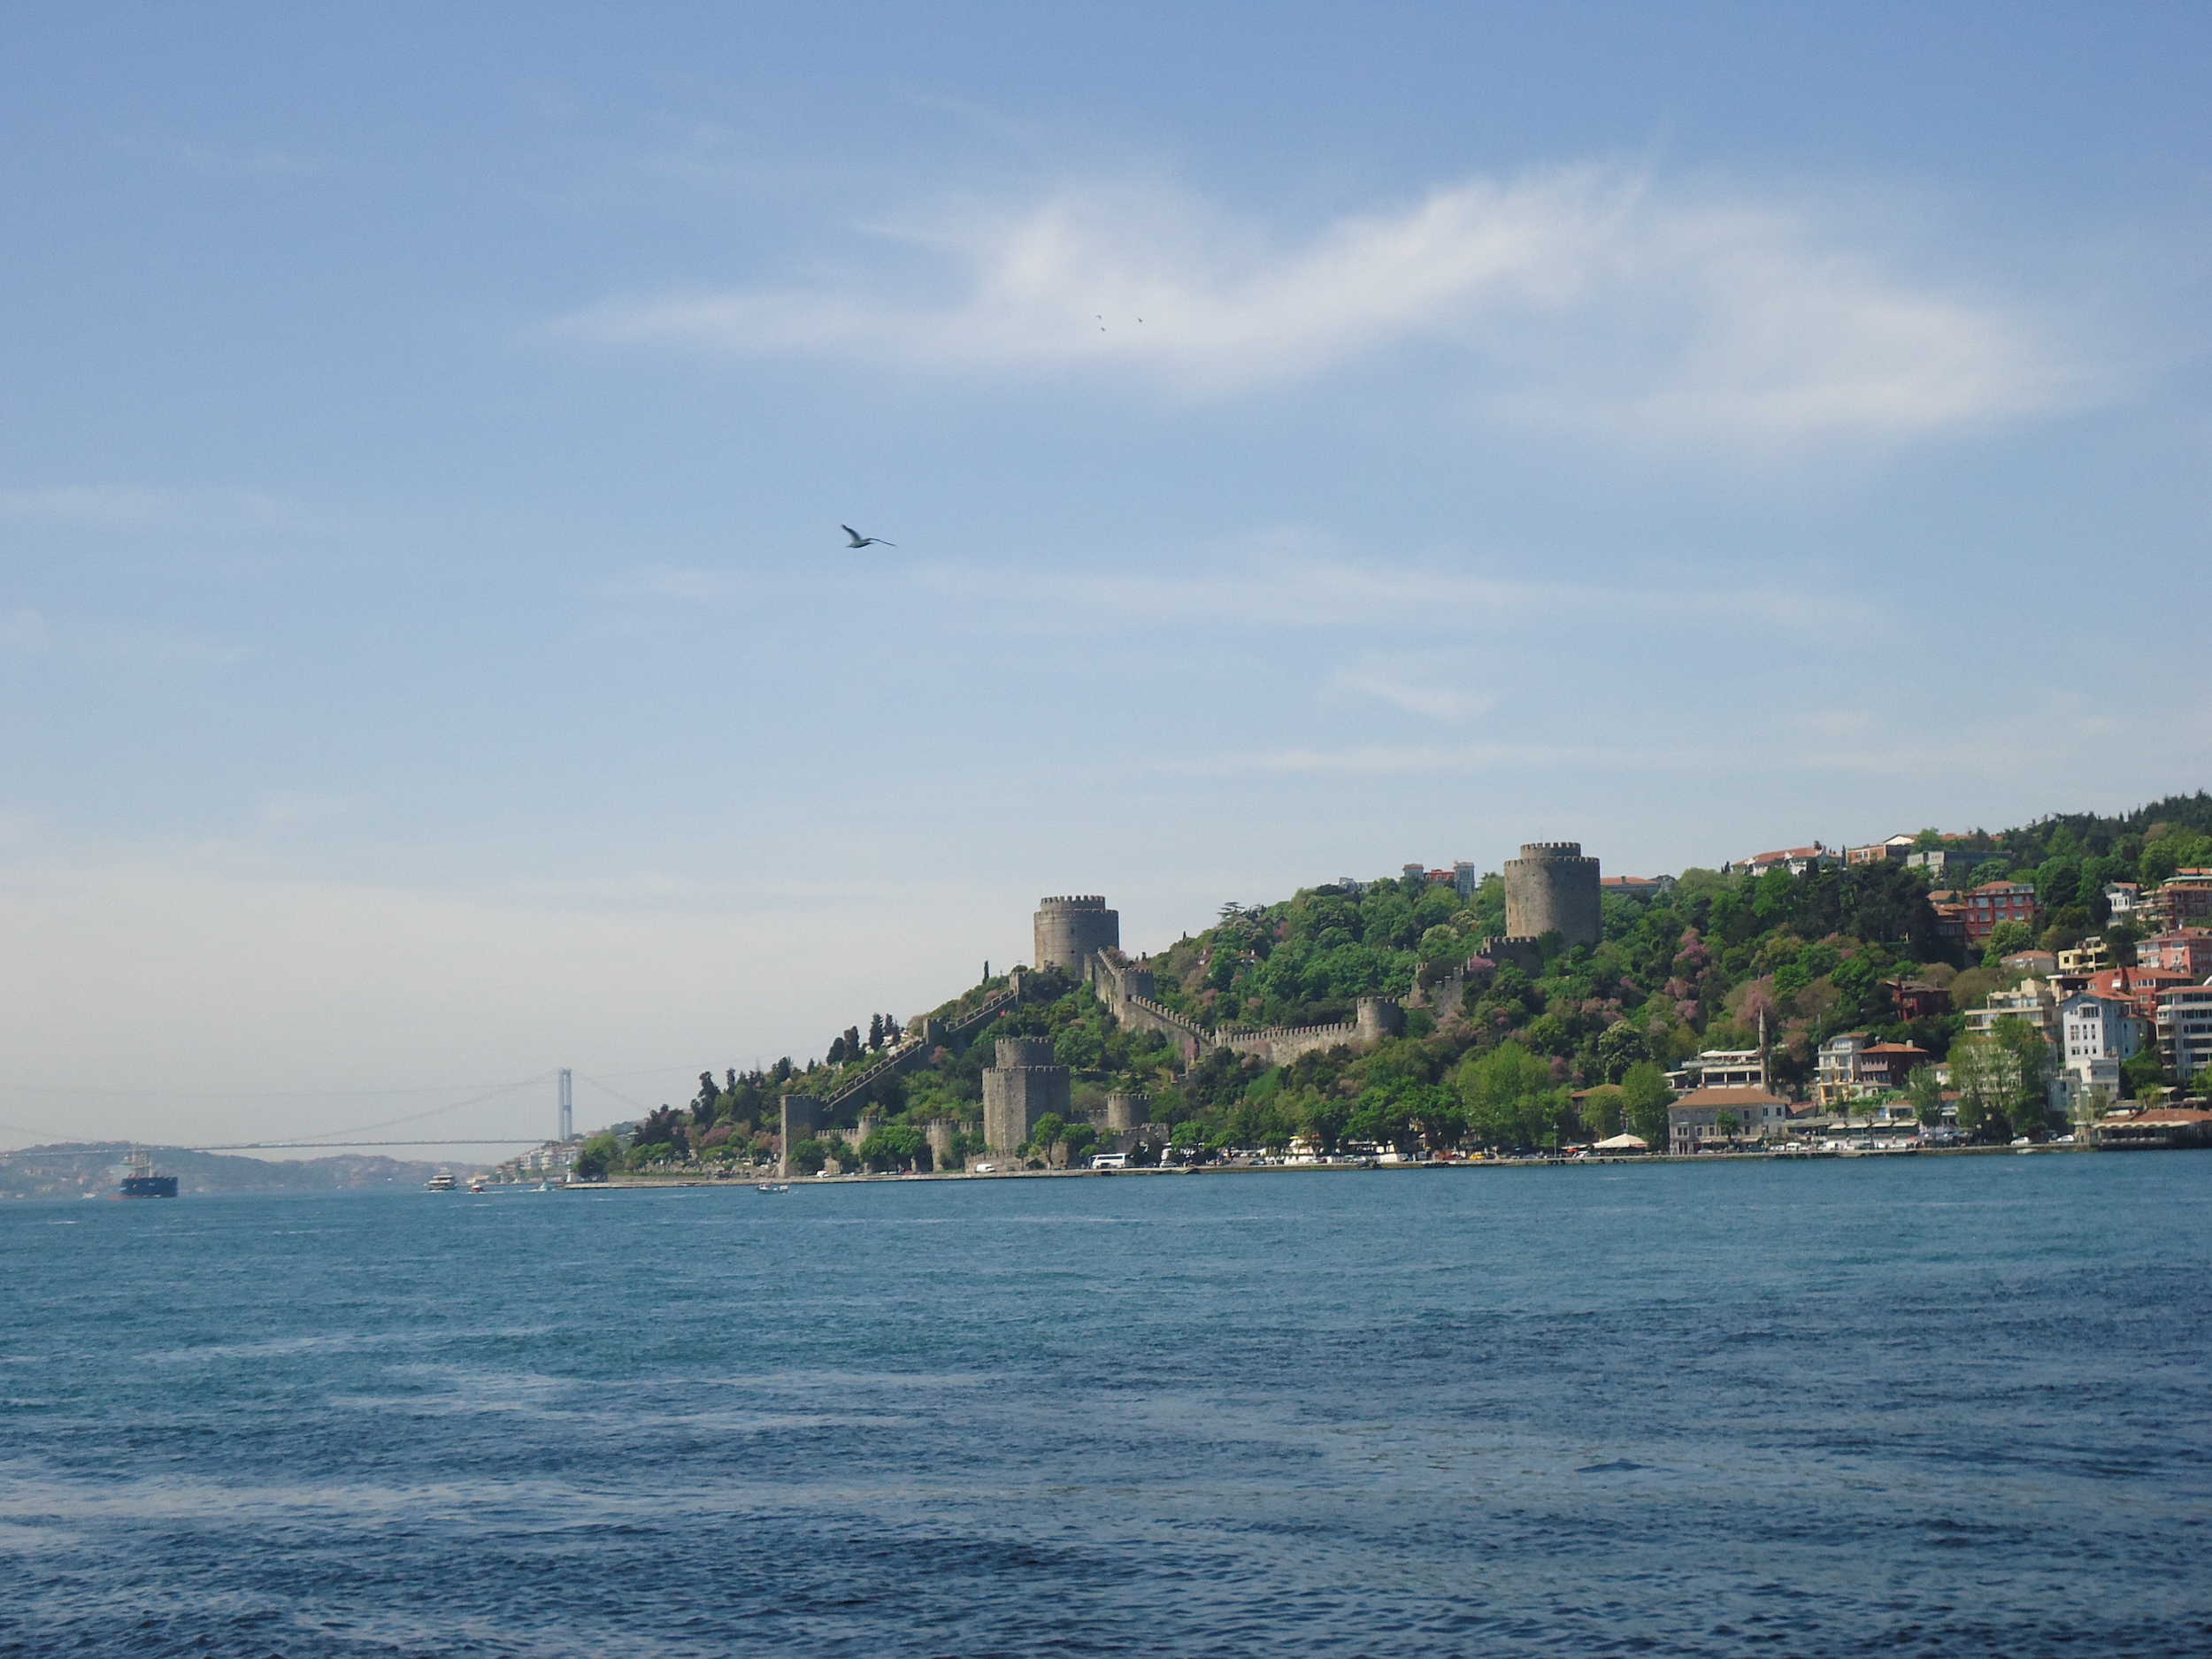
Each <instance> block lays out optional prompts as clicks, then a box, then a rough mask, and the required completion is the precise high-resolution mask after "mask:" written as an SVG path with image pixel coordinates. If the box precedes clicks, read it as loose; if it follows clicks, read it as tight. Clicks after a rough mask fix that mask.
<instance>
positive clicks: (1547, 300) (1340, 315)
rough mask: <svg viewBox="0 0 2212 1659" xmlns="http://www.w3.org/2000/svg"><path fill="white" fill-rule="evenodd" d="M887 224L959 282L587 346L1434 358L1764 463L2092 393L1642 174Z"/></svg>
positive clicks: (1283, 377)
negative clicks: (1722, 443) (1311, 207)
mask: <svg viewBox="0 0 2212 1659" xmlns="http://www.w3.org/2000/svg"><path fill="white" fill-rule="evenodd" d="M872 230H873V232H874V234H878V235H879V236H882V237H886V238H890V239H895V240H897V241H899V242H904V243H906V244H909V245H910V246H912V247H914V248H917V249H918V250H921V251H922V253H923V254H924V255H925V257H926V258H933V259H934V260H935V261H936V262H937V264H938V265H940V267H941V274H940V275H939V277H938V278H937V279H936V280H935V291H933V294H932V295H931V296H920V295H918V293H916V292H913V291H910V290H909V289H906V288H901V287H900V286H898V284H897V283H896V282H895V281H891V282H885V281H880V280H873V279H870V278H864V277H850V278H847V277H837V278H832V279H830V280H822V281H812V282H808V283H804V284H797V283H794V284H789V285H785V286H776V285H772V284H766V285H760V286H750V287H743V288H703V289H698V290H694V291H688V292H680V293H663V294H657V295H649V296H631V297H626V298H620V299H614V300H610V301H608V302H607V303H603V304H600V305H597V306H595V307H592V308H590V309H588V310H586V311H581V312H579V313H577V314H575V315H573V316H572V317H570V318H568V319H565V323H564V326H565V328H566V329H567V330H569V331H570V332H572V333H574V334H580V335H586V336H589V337H592V338H595V339H599V340H603V341H608V342H622V343H651V344H657V345H664V346H672V347H679V348H694V349H710V350H715V351H721V352H728V353H733V354H739V355H768V354H782V355H792V356H805V355H821V356H845V357H856V358H861V359H864V360H865V361H867V362H869V363H871V364H875V365H888V364H895V365H905V366H907V367H909V368H911V369H918V370H924V371H952V372H977V371H982V372H1005V373H1034V372H1039V371H1054V372H1083V371H1091V372H1096V373H1101V374H1122V375H1135V376H1141V377H1143V378H1146V379H1148V380H1153V381H1155V382H1156V383H1159V384H1161V385H1163V386H1164V387H1166V388H1171V389H1172V390H1174V391H1177V392H1179V393H1182V394H1186V395H1194V396H1234V395H1239V394H1245V393H1250V392H1256V391H1260V390H1263V389H1266V388H1271V387H1275V386H1279V385H1281V384H1283V383H1285V382H1288V381H1295V380H1303V379H1308V378H1310V377H1312V376H1315V375H1317V374H1321V373H1326V372H1329V371H1331V370H1334V369H1337V368H1340V367H1342V366H1343V365H1348V364H1349V363H1352V362H1354V361H1355V360H1356V359H1358V358H1359V357H1363V356H1365V355H1368V354H1371V353H1374V352H1377V351H1379V350H1381V349H1386V348H1389V347H1392V346H1394V345H1398V344H1402V343H1404V342H1412V341H1421V342H1427V343H1429V344H1430V345H1432V347H1434V348H1438V349H1441V350H1443V351H1446V352H1448V353H1452V354H1455V360H1456V361H1458V362H1459V363H1460V364H1461V365H1462V367H1463V373H1464V375H1465V380H1464V382H1463V384H1464V388H1465V390H1466V393H1467V395H1468V396H1471V397H1472V398H1473V399H1474V400H1475V402H1476V403H1478V404H1479V405H1480V406H1482V407H1484V408H1486V409H1488V410H1490V411H1493V412H1494V413H1496V414H1498V415H1500V416H1510V417H1512V418H1515V419H1546V420H1550V421H1555V422H1558V423H1562V424H1566V425H1571V426H1578V427H1584V428H1588V427H1599V428H1603V429H1607V430H1610V431H1632V432H1637V433H1640V434H1647V435H1651V436H1668V435H1676V436H1686V437H1693V438H1697V439H1711V438H1714V437H1718V436H1725V437H1729V438H1732V439H1735V440H1738V441H1747V442H1757V443H1761V444H1773V443H1779V442H1791V441H1793V440H1814V439H1820V438H1824V437H1834V436H1849V435H1872V436H1911V435H1915V434H1930V433H1935V432H1941V431H1946V430H1951V429H1955V428H1959V427H1964V426H1973V425H1976V424H1978V423H1983V422H1987V421H1993V420H2002V419H2011V418H2016V417H2021V416H2025V415H2032V414H2035V413H2039V412H2042V411H2050V410H2055V409H2060V408H2064V407H2068V406H2070V405H2072V404H2075V403H2079V402H2081V401H2083V400H2085V399H2086V398H2088V397H2090V396H2093V395H2094V394H2095V391H2096V388H2095V387H2094V385H2093V382H2092V380H2091V378H2090V376H2089V375H2088V374H2087V373H2086V372H2085V370H2084V369H2083V368H2082V367H2081V365H2080V362H2079V360H2078V356H2077V354H2076V353H2075V352H2074V351H2072V350H2071V349H2069V348H2068V347H2067V346H2065V345H2064V344H2063V343H2062V342H2060V341H2059V339H2058V338H2057V337H2056V331H2055V329H2053V328H2052V327H2050V326H2048V325H2047V324H2046V323H2045V322H2043V321H2042V320H2040V319H2039V318H2038V317H2037V316H2036V315H2035V313H2034V312H2033V311H2032V308H2031V307H2029V306H2027V305H2025V304H2023V303H2019V302H2017V301H2014V300H2008V299H2005V298H2001V297H1999V296H1995V295H1993V294H1991V293H1987V292H1981V291H1977V290H1976V289H1974V288H1971V287H1970V286H1968V285H1964V284H1961V283H1957V282H1955V281H1950V280H1942V279H1939V278H1936V277H1932V276H1928V275H1924V274H1921V273H1917V272H1916V271H1915V270H1912V269H1909V268H1908V267H1909V266H1914V265H1925V264H1926V263H1928V262H1927V261H1926V260H1924V259H1921V258H1916V257H1913V256H1911V255H1910V254H1909V253H1897V252H1889V253H1884V252H1879V251H1877V250H1873V249H1870V248H1868V247H1863V246H1858V245H1855V243H1854V240H1853V238H1852V237H1850V236H1847V235H1846V234H1844V233H1843V232H1842V231H1840V230H1839V229H1837V228H1835V227H1832V226H1828V225H1824V223H1823V222H1822V221H1821V219H1820V218H1819V216H1818V214H1817V213H1816V211H1815V210H1814V209H1813V208H1811V207H1809V206H1808V205H1804V204H1796V203H1793V204H1789V205H1780V204H1775V203H1771V202H1766V201H1762V200H1758V199H1752V198H1747V197H1743V196H1737V197H1732V198H1715V197H1712V196H1707V195H1703V194H1701V193H1698V192H1693V191H1689V190H1686V189H1668V188H1662V187H1661V186H1659V185H1657V184H1655V182H1653V181H1652V180H1649V179H1648V178H1647V177H1646V176H1645V175H1643V174H1642V173H1639V172H1636V171H1633V170H1630V169H1626V168H1621V167H1614V166H1605V165H1583V166H1574V167H1564V168H1557V169H1553V170H1548V171H1537V172H1531V173H1523V174H1520V175H1517V176H1515V177H1511V178H1503V179H1487V178H1476V179H1471V180H1463V181H1461V182H1459V183H1456V184H1453V185H1450V186H1448V187H1445V188H1439V189H1435V190H1432V192H1430V193H1429V194H1428V195H1427V196H1425V197H1423V198H1421V199H1420V200H1418V201H1415V202H1411V203H1409V204H1396V205H1391V206H1386V207H1380V208H1378V209H1376V210H1374V211H1370V212H1365V213H1362V214H1357V215H1355V216H1352V217H1348V218H1346V219H1340V220H1339V221H1338V222H1336V223H1334V224H1333V225H1329V226H1327V227H1323V228H1321V229H1319V230H1317V231H1315V232H1312V233H1310V234H1308V235H1307V236H1306V237H1305V238H1304V239H1303V240H1302V241H1288V242H1286V241H1284V240H1283V239H1281V238H1279V237H1277V236H1274V235H1272V234H1269V233H1268V232H1266V231H1265V230H1263V229H1262V228H1260V227H1255V226H1252V225H1250V224H1248V223H1245V222H1242V221H1240V220H1238V219H1235V218H1234V217H1233V216H1232V215H1231V214H1229V213H1227V212H1225V211H1221V210H1219V209H1217V208H1215V207H1213V206H1211V205H1210V204H1205V203H1202V202H1199V201H1196V200H1194V199H1193V198H1191V197H1190V196H1187V195H1185V194H1181V193H1178V192H1173V191H1167V190H1161V189H1154V188H1124V187H1089V188H1069V189H1065V190H1063V191H1062V192H1060V193H1059V194H1057V195H1056V196H1052V197H1050V198H1049V199H1048V200H1045V201H1042V202H1040V203H1036V204H1030V205H1027V206H1025V207H1022V208H1019V209H1016V210H1013V211H1002V212H995V213H989V212H978V211H956V212H948V213H945V214H943V215H941V216H940V217H938V218H936V219H930V220H926V221H921V222H916V223H909V224H903V225H895V226H887V227H872ZM1889 239H1890V240H1891V241H1897V240H1899V238H1898V237H1896V236H1895V235H1894V234H1893V235H1892V236H1891V237H1890V238H1889ZM900 265H901V268H902V269H904V268H907V265H906V262H900ZM947 289H949V293H950V297H949V298H943V297H938V296H937V294H938V293H941V292H942V291H944V290H947ZM1139 319H1141V320H1139Z"/></svg>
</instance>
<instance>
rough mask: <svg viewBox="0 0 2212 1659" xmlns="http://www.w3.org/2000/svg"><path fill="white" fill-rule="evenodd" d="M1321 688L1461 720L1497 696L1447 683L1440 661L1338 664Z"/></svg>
mask: <svg viewBox="0 0 2212 1659" xmlns="http://www.w3.org/2000/svg"><path fill="white" fill-rule="evenodd" d="M1323 689H1324V690H1325V692H1328V693H1332V694H1336V695H1348V696H1352V697H1372V698H1376V699H1378V700H1379V701H1381V702H1383V703H1388V704H1390V705H1391V706H1392V707H1393V708H1395V709H1400V710H1403V711H1404V712H1406V713H1408V714H1417V715H1421V716H1424V717H1425V718H1428V719H1432V720H1441V721H1446V722H1448V723H1451V724H1455V725H1458V724H1464V723H1465V722H1466V721H1469V720H1473V719H1478V718H1480V717H1482V716H1483V715H1485V714H1487V713H1489V711H1490V710H1492V709H1494V708H1495V707H1497V703H1498V700H1497V699H1496V698H1495V697H1494V696H1489V695H1485V694H1483V693H1479V692H1473V691H1469V690H1467V689H1465V688H1464V687H1460V686H1456V685H1453V684H1451V683H1450V676H1449V672H1448V670H1446V669H1444V668H1443V667H1441V666H1440V665H1426V666H1422V665H1407V666H1394V665H1392V664H1386V663H1371V664H1363V665H1360V666H1356V667H1350V668H1340V669H1338V670H1337V671H1336V672H1334V673H1333V674H1331V675H1330V676H1329V678H1328V680H1327V682H1326V684H1325V686H1324V687H1323Z"/></svg>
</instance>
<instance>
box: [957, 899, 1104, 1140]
mask: <svg viewBox="0 0 2212 1659" xmlns="http://www.w3.org/2000/svg"><path fill="white" fill-rule="evenodd" d="M1107 914H1108V915H1109V916H1110V915H1112V914H1113V912H1112V911H1111V910H1109V911H1108V912H1107ZM1072 1081H1073V1079H1072V1076H1071V1073H1070V1072H1069V1071H1068V1068H1067V1067H1065V1066H1064V1065H1062V1064H1059V1063H1058V1062H1057V1061H1056V1060H1055V1059H1054V1058H1053V1054H1052V1040H1051V1039H1050V1038H1048V1037H1001V1038H1000V1039H999V1040H998V1064H996V1065H995V1066H987V1067H986V1068H985V1070H984V1072H983V1141H984V1144H985V1145H987V1147H989V1148H990V1149H991V1150H992V1151H994V1152H997V1153H1002V1154H1003V1153H1010V1152H1012V1151H1013V1150H1014V1148H1016V1147H1018V1146H1021V1145H1022V1144H1024V1143H1025V1141H1028V1139H1029V1136H1030V1132H1031V1131H1032V1130H1033V1129H1035V1128H1036V1126H1037V1120H1038V1119H1039V1118H1042V1117H1043V1116H1045V1114H1046V1113H1048V1112H1057V1113H1058V1114H1059V1115H1060V1116H1061V1117H1062V1118H1066V1117H1067V1116H1068V1115H1069V1113H1070V1112H1071V1110H1073V1108H1072V1105H1071V1102H1070V1098H1069V1096H1070V1086H1071V1082H1072Z"/></svg>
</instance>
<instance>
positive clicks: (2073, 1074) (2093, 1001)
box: [2052, 991, 2150, 1118]
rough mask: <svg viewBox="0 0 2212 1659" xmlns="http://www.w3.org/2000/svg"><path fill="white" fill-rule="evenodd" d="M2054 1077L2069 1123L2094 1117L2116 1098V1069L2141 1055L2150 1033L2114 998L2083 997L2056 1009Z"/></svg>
mask: <svg viewBox="0 0 2212 1659" xmlns="http://www.w3.org/2000/svg"><path fill="white" fill-rule="evenodd" d="M2058 1031H2059V1048H2058V1062H2059V1064H2058V1075H2057V1076H2056V1077H2055V1079H2052V1080H2053V1082H2054V1084H2055V1086H2056V1087H2057V1088H2058V1089H2060V1090H2062V1091H2063V1093H2064V1094H2065V1100H2064V1102H2062V1110H2064V1111H2065V1112H2066V1113H2067V1115H2068V1116H2069V1117H2072V1118H2082V1117H2093V1116H2098V1115H2101V1113H2103V1112H2104V1111H2107V1110H2110V1108H2111V1105H2112V1102H2115V1101H2116V1100H2118V1099H2119V1098H2120V1063H2121V1062H2122V1061H2123V1060H2129V1059H2132V1058H2133V1057H2134V1056H2136V1055H2137V1054H2139V1052H2141V1050H2142V1047H2143V1044H2144V1043H2145V1042H2146V1041H2147V1040H2148V1038H2149V1034H2150V1033H2149V1027H2148V1026H2147V1025H2146V1023H2145V1022H2144V1020H2143V1019H2142V1018H2141V1017H2140V1016H2139V1015H2138V1014H2137V1013H2136V1012H2135V1011H2134V1010H2133V1008H2132V1007H2131V1005H2130V1004H2129V1003H2127V1002H2124V1001H2122V1000H2121V999H2120V998H2118V997H2116V996H2093V995H2090V994H2089V993H2088V992H2086V991H2082V992H2078V993H2077V994H2076V995H2072V996H2070V997H2068V998H2067V999H2066V1000H2065V1001H2064V1002H2061V1003H2060V1004H2059V1005H2058Z"/></svg>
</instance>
